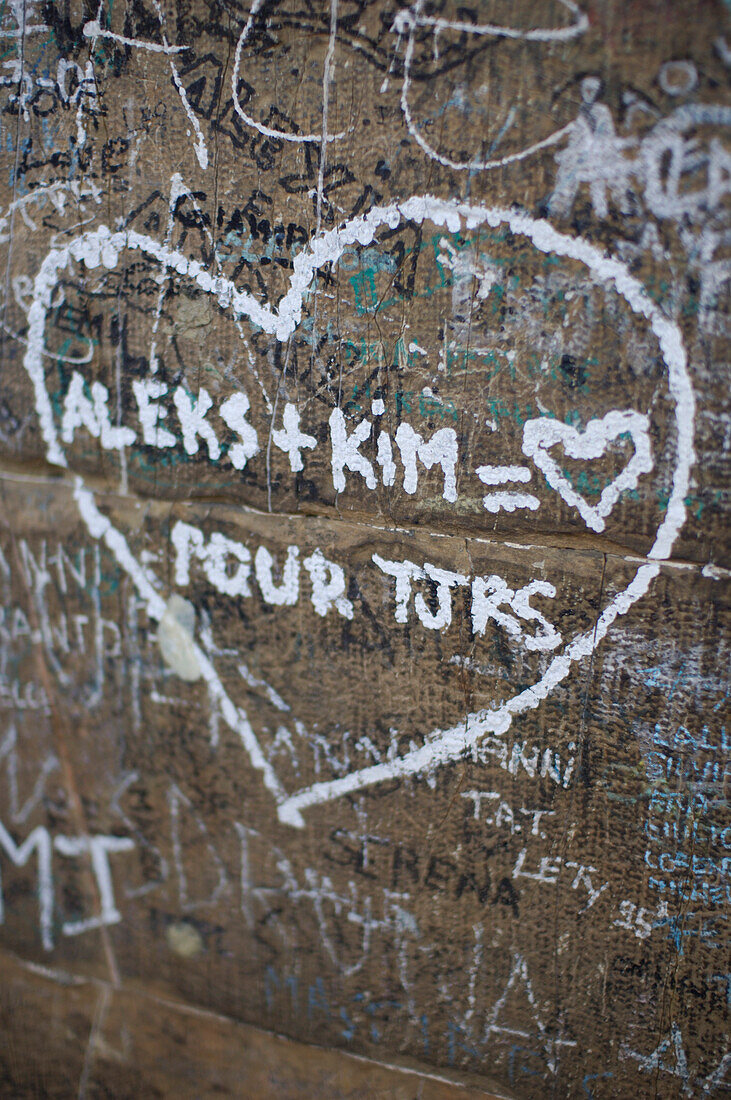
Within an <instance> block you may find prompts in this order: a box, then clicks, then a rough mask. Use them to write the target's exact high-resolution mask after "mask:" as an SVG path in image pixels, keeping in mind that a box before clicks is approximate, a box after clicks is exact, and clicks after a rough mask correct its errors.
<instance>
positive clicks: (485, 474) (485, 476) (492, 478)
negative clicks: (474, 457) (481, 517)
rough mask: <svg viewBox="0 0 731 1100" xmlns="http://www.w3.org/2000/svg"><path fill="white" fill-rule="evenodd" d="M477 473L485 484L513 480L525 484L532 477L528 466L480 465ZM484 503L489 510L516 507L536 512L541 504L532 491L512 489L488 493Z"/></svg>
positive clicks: (508, 510) (504, 509) (505, 510)
mask: <svg viewBox="0 0 731 1100" xmlns="http://www.w3.org/2000/svg"><path fill="white" fill-rule="evenodd" d="M475 473H476V474H477V476H478V477H479V479H480V481H481V482H482V484H483V485H506V484H509V483H510V482H511V481H519V482H522V483H523V484H525V483H526V482H527V481H530V479H531V472H530V470H529V469H528V467H527V466H478V467H477V469H476V470H475ZM482 503H483V504H484V505H485V508H486V509H487V511H488V512H500V511H503V512H514V511H515V510H516V508H529V509H530V511H531V512H535V511H536V510H537V509H538V508H539V507H540V504H541V502H540V500H539V499H538V497H534V496H533V494H532V493H516V492H512V491H508V492H502V493H486V494H485V496H484V497H483V498H482Z"/></svg>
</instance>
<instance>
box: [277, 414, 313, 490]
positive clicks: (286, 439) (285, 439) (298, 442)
mask: <svg viewBox="0 0 731 1100" xmlns="http://www.w3.org/2000/svg"><path fill="white" fill-rule="evenodd" d="M282 423H283V427H282V428H281V429H279V430H278V431H273V432H272V442H273V444H274V446H275V447H278V448H279V450H280V451H284V453H285V454H286V455H288V456H289V467H290V469H291V470H292V472H293V473H299V471H300V470H304V468H305V464H304V462H303V461H302V451H303V450H304V449H308V450H312V449H313V448H315V447H316V446H317V440H316V439H315V437H314V436H313V435H307V433H306V432H303V431H301V430H300V414H299V412H298V411H297V406H296V405H293V404H292V402H291V401H288V402H287V404H286V405H285V406H284V413H283V414H282Z"/></svg>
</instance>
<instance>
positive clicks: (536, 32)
mask: <svg viewBox="0 0 731 1100" xmlns="http://www.w3.org/2000/svg"><path fill="white" fill-rule="evenodd" d="M559 3H560V4H561V6H562V7H564V8H566V10H567V11H568V12H570V13H571V15H572V16H573V17H574V21H573V23H571V24H570V25H569V26H568V27H556V28H540V27H535V28H531V29H530V30H527V31H524V30H520V29H519V28H516V27H501V26H498V25H496V24H491V23H483V24H475V23H460V22H456V21H452V20H448V19H442V18H435V17H432V16H424V15H422V14H421V8H422V6H423V0H417V3H416V4H414V6H413V7H412V8H411V9H408V8H405V9H403V10H402V11H400V12H399V13H398V14H397V15H396V18H395V19H394V22H393V27H392V28H391V29H392V30H393V31H394V32H395V33H397V34H398V35H399V37H401V36H403V35H404V34H406V35H407V36H408V37H407V40H406V51H405V54H404V75H403V83H402V85H401V110H402V112H403V115H404V120H405V122H406V126H407V128H408V131H409V133H410V134H411V136H412V137H413V138H414V140H415V141H416V142H417V144H418V145H419V146H420V148H421V149H422V150H423V152H425V153H426V155H427V156H428V157H431V159H432V160H436V161H438V162H439V163H440V164H443V165H444V166H445V167H446V168H453V169H455V170H456V171H470V172H484V171H487V170H489V169H491V168H502V167H504V166H505V165H507V164H513V163H514V162H515V161H519V160H524V159H525V158H526V157H529V156H532V154H533V153H537V152H540V150H541V149H547V148H549V147H550V146H552V145H555V144H556V143H557V142H559V141H561V139H562V138H563V137H564V136H565V135H566V134H567V133H569V132H570V129H571V124H569V125H568V126H564V127H562V128H561V129H560V130H556V131H554V133H552V134H549V135H548V137H546V138H543V140H541V141H537V142H535V143H534V144H533V145H530V146H528V147H527V148H525V149H521V150H520V151H519V152H517V153H511V154H509V155H508V156H505V157H497V158H494V159H490V158H488V159H485V160H481V159H480V158H479V157H478V156H475V157H473V159H472V160H469V161H456V160H452V159H451V158H450V157H446V156H444V155H443V154H441V153H438V152H437V150H436V149H434V148H433V146H431V145H430V144H429V142H428V141H427V140H426V138H425V137H424V136H423V134H422V133H421V131H420V130H419V128H418V126H417V125H416V123H415V122H414V120H413V118H412V115H411V108H410V107H409V87H410V84H411V62H412V60H413V56H414V44H415V41H416V31H417V30H418V29H419V28H422V27H431V28H432V29H433V30H434V31H435V32H438V31H441V30H452V31H457V32H459V33H461V34H475V35H483V36H488V37H494V38H512V39H522V40H523V41H526V42H566V41H570V40H571V39H573V38H577V37H579V35H582V34H583V33H584V32H585V31H586V30H587V29H588V26H589V21H588V19H587V17H586V15H585V14H584V13H583V12H582V11H581V10H580V8H579V6H578V4H575V3H573V0H559Z"/></svg>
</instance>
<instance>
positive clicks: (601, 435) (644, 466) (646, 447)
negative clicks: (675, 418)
mask: <svg viewBox="0 0 731 1100" xmlns="http://www.w3.org/2000/svg"><path fill="white" fill-rule="evenodd" d="M648 426H649V422H648V419H647V417H646V416H644V415H643V414H642V413H638V412H634V411H633V410H632V409H624V410H620V409H612V411H611V412H608V413H607V415H606V416H605V417H603V418H602V419H601V420H590V421H589V423H588V424H587V425H586V427H585V428H584V430H583V431H579V430H577V429H576V428H573V427H572V426H571V425H570V424H564V422H563V421H562V420H553V419H551V418H550V417H538V418H537V419H536V420H529V421H528V422H527V424H526V425H525V427H524V428H523V454H524V455H527V457H528V458H532V459H533V461H534V462H535V464H536V466H537V467H538V469H539V470H540V471H541V473H542V474H543V476H544V477H545V479H546V481H547V482H548V484H549V485H550V486H551V488H552V489H555V490H556V492H557V493H558V494H559V495H560V496H561V497H563V499H564V500H565V501H566V503H567V504H569V505H570V506H571V507H572V508H576V510H577V511H578V513H579V515H580V516H581V518H582V519H583V521H584V523H585V524H586V526H587V527H590V528H591V530H592V531H603V530H604V527H605V523H604V521H605V519H606V518H607V516H608V515H609V513H610V512H611V511H612V508H614V505H615V504H616V503H617V501H618V500H619V498H620V496H621V494H622V493H623V492H624V491H625V490H626V489H636V488H637V482H638V481H639V479H640V477H641V476H642V474H647V473H649V472H650V470H651V469H652V452H651V449H650V436H649V432H648ZM622 435H629V436H631V437H632V442H633V444H634V448H635V451H634V454H633V455H632V458H631V459H630V461H629V462H628V463H627V465H626V466H625V467H624V469H623V470H622V471H621V473H619V474H618V475H617V477H615V479H614V481H611V482H610V483H609V485H607V486H606V487H605V488H604V490H603V491H602V495H601V496H600V498H599V502H598V504H595V505H592V504H589V503H588V501H587V500H586V499H585V498H584V497H582V496H581V494H580V493H577V492H576V490H575V489H574V487H573V485H572V484H571V482H570V481H569V479H568V478H567V477H566V475H565V473H564V472H563V470H562V469H561V467H560V466H559V464H558V463H557V462H556V460H555V459H554V458H553V457H552V455H550V454H549V453H548V452H549V448H551V447H555V446H556V445H557V444H558V443H561V444H563V449H564V453H565V454H567V455H568V457H569V458H574V459H579V460H581V459H585V460H589V459H596V458H601V457H602V456H603V455H604V454H606V451H607V448H608V446H609V444H610V443H612V442H614V440H615V439H618V438H619V437H620V436H622Z"/></svg>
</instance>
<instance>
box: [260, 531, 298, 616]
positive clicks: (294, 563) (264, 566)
mask: <svg viewBox="0 0 731 1100" xmlns="http://www.w3.org/2000/svg"><path fill="white" fill-rule="evenodd" d="M254 569H255V570H256V579H257V582H258V584H259V588H261V594H262V596H263V597H264V599H265V600H266V602H267V603H271V604H274V605H275V606H276V607H293V606H294V605H295V604H296V603H297V600H298V599H299V591H300V582H299V547H297V546H289V547H288V548H287V559H286V561H285V563H284V568H283V569H282V579H281V582H280V584H275V583H274V558H273V557H272V555H271V554H270V553H269V551H268V550H267V549H266V547H265V546H260V547H259V549H258V550H257V552H256V554H255V556H254Z"/></svg>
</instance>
